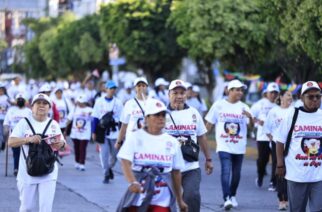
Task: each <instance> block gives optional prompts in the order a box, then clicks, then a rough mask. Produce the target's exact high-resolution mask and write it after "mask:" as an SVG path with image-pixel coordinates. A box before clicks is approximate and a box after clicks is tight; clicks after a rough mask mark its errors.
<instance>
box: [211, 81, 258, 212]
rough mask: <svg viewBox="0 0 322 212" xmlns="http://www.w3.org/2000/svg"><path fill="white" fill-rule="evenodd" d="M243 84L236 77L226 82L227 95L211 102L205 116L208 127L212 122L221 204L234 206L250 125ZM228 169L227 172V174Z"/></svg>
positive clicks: (235, 205)
mask: <svg viewBox="0 0 322 212" xmlns="http://www.w3.org/2000/svg"><path fill="white" fill-rule="evenodd" d="M244 89H246V85H244V84H243V83H241V82H240V81H239V80H232V81H231V82H229V84H228V98H227V99H222V100H219V101H217V102H215V103H214V104H213V105H212V107H211V108H210V110H209V112H208V114H207V115H206V117H205V119H206V121H207V124H206V127H207V130H208V131H211V129H212V127H213V126H214V125H215V126H216V143H217V150H216V151H217V153H218V155H219V159H220V164H221V186H222V190H223V198H224V201H225V202H224V208H225V209H230V208H231V207H237V206H238V203H237V200H236V193H237V188H238V185H239V181H240V173H241V167H242V162H243V158H244V154H245V153H246V143H247V124H248V123H249V124H251V125H252V116H251V114H250V109H249V107H248V105H246V104H245V103H243V102H241V101H240V100H241V98H242V97H243V92H244ZM230 173H231V174H230Z"/></svg>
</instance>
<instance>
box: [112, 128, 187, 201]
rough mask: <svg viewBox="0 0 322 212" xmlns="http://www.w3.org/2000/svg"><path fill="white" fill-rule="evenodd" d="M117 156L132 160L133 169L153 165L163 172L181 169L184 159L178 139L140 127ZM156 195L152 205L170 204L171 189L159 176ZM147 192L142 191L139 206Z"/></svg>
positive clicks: (156, 181) (139, 169)
mask: <svg viewBox="0 0 322 212" xmlns="http://www.w3.org/2000/svg"><path fill="white" fill-rule="evenodd" d="M117 157H118V158H119V159H125V160H129V161H131V162H132V170H134V171H141V169H142V167H145V166H150V167H151V166H153V167H158V168H162V169H163V173H169V172H171V171H172V170H181V169H182V168H183V167H184V161H183V158H182V154H181V149H180V146H179V143H178V141H177V140H176V139H175V138H173V137H172V136H170V135H168V134H166V133H163V134H161V135H151V134H149V133H147V132H146V131H145V130H143V129H140V130H137V131H135V132H133V133H132V134H131V136H130V137H128V138H127V142H125V143H124V144H123V146H122V148H121V149H120V151H119V153H118V155H117ZM155 184H156V187H155V195H154V196H153V198H152V201H151V203H150V204H151V205H158V206H162V207H168V206H169V205H170V191H169V188H168V186H171V185H167V184H166V182H165V181H164V180H163V179H162V178H160V177H157V178H156V179H155ZM145 195H146V193H142V194H141V195H140V198H139V200H138V202H137V203H136V204H135V205H136V206H139V205H140V204H141V203H142V201H143V198H144V197H145Z"/></svg>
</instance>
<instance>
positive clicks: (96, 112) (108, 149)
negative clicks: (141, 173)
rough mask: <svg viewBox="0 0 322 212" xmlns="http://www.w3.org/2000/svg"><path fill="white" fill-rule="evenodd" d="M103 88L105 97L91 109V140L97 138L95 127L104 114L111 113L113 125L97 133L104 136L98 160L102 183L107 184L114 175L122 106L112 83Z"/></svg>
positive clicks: (109, 82)
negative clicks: (102, 172)
mask: <svg viewBox="0 0 322 212" xmlns="http://www.w3.org/2000/svg"><path fill="white" fill-rule="evenodd" d="M105 87H106V95H105V96H103V97H101V98H99V99H97V100H96V102H95V105H94V108H93V113H92V117H93V120H92V138H93V140H94V141H96V138H97V136H99V135H97V134H96V133H98V132H97V131H96V129H97V127H98V126H97V125H98V124H99V122H100V120H101V119H102V117H103V116H104V115H105V114H106V113H108V112H112V113H113V114H112V116H113V119H114V123H109V125H110V126H108V128H107V129H106V130H105V131H104V132H99V133H105V134H106V135H105V139H104V143H101V144H100V149H101V150H100V158H101V164H102V167H103V169H104V180H103V183H109V180H110V179H113V178H114V173H113V170H112V168H113V166H114V165H115V163H116V149H115V147H114V145H115V143H116V138H117V136H118V133H119V121H120V116H121V112H122V110H123V104H122V102H121V101H120V100H119V99H118V98H116V97H115V96H114V94H115V91H116V88H117V85H116V83H115V82H114V81H112V80H110V81H107V82H106V84H105ZM112 125H114V126H112Z"/></svg>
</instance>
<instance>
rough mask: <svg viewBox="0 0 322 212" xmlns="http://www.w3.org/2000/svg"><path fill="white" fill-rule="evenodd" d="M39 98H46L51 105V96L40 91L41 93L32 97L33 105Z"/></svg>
mask: <svg viewBox="0 0 322 212" xmlns="http://www.w3.org/2000/svg"><path fill="white" fill-rule="evenodd" d="M38 100H45V101H46V102H48V104H49V106H50V107H51V100H50V98H49V96H47V95H46V94H43V93H39V94H37V95H35V96H34V98H32V102H31V105H33V104H34V103H35V102H36V101H38Z"/></svg>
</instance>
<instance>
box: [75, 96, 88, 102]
mask: <svg viewBox="0 0 322 212" xmlns="http://www.w3.org/2000/svg"><path fill="white" fill-rule="evenodd" d="M87 101H88V99H87V96H86V95H82V94H81V95H79V96H78V97H77V99H76V102H79V103H86V102H87Z"/></svg>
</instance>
